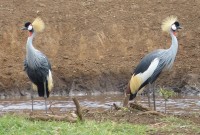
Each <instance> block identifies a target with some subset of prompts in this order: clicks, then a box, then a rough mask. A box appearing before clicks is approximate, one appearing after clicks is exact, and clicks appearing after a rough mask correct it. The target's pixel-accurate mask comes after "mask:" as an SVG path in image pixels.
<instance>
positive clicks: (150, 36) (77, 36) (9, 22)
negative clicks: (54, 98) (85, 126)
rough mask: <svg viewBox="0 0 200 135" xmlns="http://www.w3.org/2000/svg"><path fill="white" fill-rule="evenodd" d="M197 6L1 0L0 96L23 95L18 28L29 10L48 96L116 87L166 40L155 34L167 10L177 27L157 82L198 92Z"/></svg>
mask: <svg viewBox="0 0 200 135" xmlns="http://www.w3.org/2000/svg"><path fill="white" fill-rule="evenodd" d="M199 8H200V1H198V0H193V1H192V2H191V1H187V0H181V1H169V0H164V1H163V0H162V1H161V0H151V1H148V0H136V1H129V0H97V1H95V0H86V1H81V0H77V1H73V0H61V1H53V0H36V1H31V0H25V1H24V0H12V1H8V0H1V1H0V12H1V13H0V18H1V20H0V66H1V68H0V96H1V97H7V96H26V95H29V94H30V91H29V90H30V81H29V79H28V77H27V76H26V74H25V73H24V71H23V60H24V58H25V52H26V49H25V44H26V40H27V33H26V32H24V31H21V30H20V28H21V27H22V26H23V25H24V23H25V22H26V21H33V20H34V18H35V17H37V16H40V17H41V18H42V19H43V20H44V22H45V23H46V29H45V31H44V32H43V33H40V34H38V35H37V37H36V38H35V40H34V43H33V44H34V46H35V47H36V48H37V49H39V50H41V51H42V52H44V53H45V54H46V55H47V56H48V58H49V59H50V61H51V63H52V68H53V78H54V84H55V87H54V90H53V93H52V94H53V95H68V94H69V93H73V92H74V93H76V92H82V93H95V92H98V93H104V92H109V91H123V90H124V88H125V86H126V84H127V82H128V80H129V79H130V75H131V72H132V69H133V68H134V67H136V65H137V64H138V62H139V61H140V59H141V58H142V57H143V56H144V55H145V54H147V53H148V52H150V51H153V50H155V49H158V48H168V47H169V46H170V42H171V39H170V36H169V35H167V34H163V33H162V32H161V22H162V20H163V19H164V18H166V17H167V16H169V15H176V16H178V19H179V22H180V23H181V25H182V26H183V27H184V29H182V30H181V31H180V32H179V34H178V40H179V51H178V54H177V57H176V61H175V63H174V66H173V69H172V70H171V71H170V72H167V73H163V74H162V75H161V76H160V78H159V79H158V81H157V85H160V86H167V87H172V88H174V89H175V90H177V91H179V92H180V91H181V90H183V91H186V93H188V92H190V91H192V90H194V92H193V93H194V94H196V92H197V93H199V86H200V83H199V80H200V79H199V78H200V77H199V65H200V57H199V52H200V40H199V37H200V32H199V31H200V27H199V16H200V11H199ZM188 79H189V80H188ZM187 90H189V91H188V92H187Z"/></svg>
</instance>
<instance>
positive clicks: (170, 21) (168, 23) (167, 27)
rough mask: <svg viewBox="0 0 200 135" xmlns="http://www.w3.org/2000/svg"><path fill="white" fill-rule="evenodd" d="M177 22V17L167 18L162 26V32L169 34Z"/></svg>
mask: <svg viewBox="0 0 200 135" xmlns="http://www.w3.org/2000/svg"><path fill="white" fill-rule="evenodd" d="M176 21H177V17H176V16H174V15H171V16H168V17H167V18H165V19H164V20H163V23H162V25H161V28H162V31H164V32H167V33H169V31H170V29H171V26H172V24H173V23H175V22H176Z"/></svg>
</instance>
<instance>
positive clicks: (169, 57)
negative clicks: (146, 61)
mask: <svg viewBox="0 0 200 135" xmlns="http://www.w3.org/2000/svg"><path fill="white" fill-rule="evenodd" d="M170 35H171V38H172V44H171V46H170V48H169V49H167V50H166V53H165V56H164V57H165V63H166V67H165V69H171V68H172V66H173V63H174V60H175V58H176V54H177V51H178V40H177V38H176V36H175V35H174V33H173V31H170Z"/></svg>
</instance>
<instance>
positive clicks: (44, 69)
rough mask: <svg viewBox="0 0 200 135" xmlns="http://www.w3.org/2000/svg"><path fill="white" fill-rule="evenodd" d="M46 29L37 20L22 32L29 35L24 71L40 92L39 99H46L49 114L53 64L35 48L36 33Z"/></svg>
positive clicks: (26, 26)
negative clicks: (47, 100)
mask: <svg viewBox="0 0 200 135" xmlns="http://www.w3.org/2000/svg"><path fill="white" fill-rule="evenodd" d="M44 28H45V25H44V22H43V21H42V20H41V19H40V18H36V19H35V20H34V22H33V23H30V22H26V23H25V25H24V27H23V28H22V30H27V31H28V33H29V36H28V40H27V43H26V58H25V61H24V70H25V71H26V73H27V75H28V77H29V79H30V80H31V82H32V87H33V90H36V91H38V95H39V97H44V99H45V110H46V113H47V103H46V99H47V98H48V97H49V93H50V91H51V90H52V88H53V79H52V73H51V64H50V62H49V60H48V59H47V57H46V56H45V55H44V54H43V53H42V52H40V51H39V50H37V49H35V47H34V46H33V44H32V42H33V38H34V37H35V35H36V33H38V32H42V31H43V30H44ZM31 100H32V111H33V92H32V94H31Z"/></svg>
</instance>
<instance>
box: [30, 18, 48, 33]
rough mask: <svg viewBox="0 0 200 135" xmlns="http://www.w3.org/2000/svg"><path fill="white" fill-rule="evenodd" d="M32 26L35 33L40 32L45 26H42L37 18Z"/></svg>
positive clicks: (41, 22) (41, 21) (40, 20)
mask: <svg viewBox="0 0 200 135" xmlns="http://www.w3.org/2000/svg"><path fill="white" fill-rule="evenodd" d="M32 25H33V28H34V30H35V32H42V31H43V30H44V28H45V24H44V22H43V20H42V19H41V18H39V17H37V18H36V19H35V20H34V21H33V23H32Z"/></svg>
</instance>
